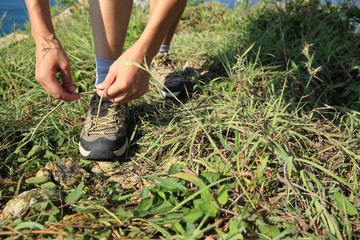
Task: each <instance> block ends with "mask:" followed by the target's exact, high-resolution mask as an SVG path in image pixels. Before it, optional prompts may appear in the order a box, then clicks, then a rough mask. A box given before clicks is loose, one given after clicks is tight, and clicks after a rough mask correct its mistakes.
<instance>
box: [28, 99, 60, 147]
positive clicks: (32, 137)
mask: <svg viewBox="0 0 360 240" xmlns="http://www.w3.org/2000/svg"><path fill="white" fill-rule="evenodd" d="M63 104H64V101H61V102H60V103H59V104H58V105H56V106H55V107H54V108H53V109H52V110H51V111H50V112H48V113H47V114H46V115H45V116H44V117H43V118H42V119H41V121H40V122H39V123H38V125H37V126H36V128H35V130H34V131H33V133H32V134H31V137H30V141H32V140H33V139H34V136H35V133H36V132H37V130H38V129H39V127H40V125H41V124H42V123H43V122H44V121H45V119H46V118H47V117H49V116H50V114H52V113H53V112H54V111H55V110H56V109H58V108H59V107H60V106H61V105H63Z"/></svg>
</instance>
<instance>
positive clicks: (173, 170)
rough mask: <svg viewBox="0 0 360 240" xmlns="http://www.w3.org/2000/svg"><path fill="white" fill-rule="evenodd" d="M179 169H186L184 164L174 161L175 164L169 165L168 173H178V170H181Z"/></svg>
mask: <svg viewBox="0 0 360 240" xmlns="http://www.w3.org/2000/svg"><path fill="white" fill-rule="evenodd" d="M181 169H186V166H184V165H182V164H178V163H175V164H173V165H171V166H170V168H169V171H168V174H169V175H173V174H176V173H179V172H181Z"/></svg>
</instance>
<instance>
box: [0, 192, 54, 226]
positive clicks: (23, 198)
mask: <svg viewBox="0 0 360 240" xmlns="http://www.w3.org/2000/svg"><path fill="white" fill-rule="evenodd" d="M48 200H50V201H59V200H60V196H59V193H58V192H55V191H52V190H48V189H32V190H30V191H26V192H23V193H21V194H19V195H18V196H16V197H14V198H12V199H10V200H9V201H8V202H7V204H6V205H5V207H4V210H3V211H2V213H1V214H0V221H3V220H7V219H13V218H21V217H23V216H25V215H26V214H27V213H28V211H29V210H30V208H31V207H32V206H33V205H34V204H36V203H44V202H47V201H48Z"/></svg>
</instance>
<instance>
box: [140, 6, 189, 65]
mask: <svg viewBox="0 0 360 240" xmlns="http://www.w3.org/2000/svg"><path fill="white" fill-rule="evenodd" d="M186 2H187V1H186V0H159V1H158V2H157V4H156V8H155V9H154V10H153V12H152V14H151V16H150V19H149V21H148V23H147V25H146V28H145V30H144V32H143V34H142V35H141V37H140V38H139V40H138V41H137V43H136V45H137V47H138V48H140V49H141V51H143V52H144V55H145V57H146V58H150V59H151V58H153V57H154V56H155V55H156V54H157V53H158V50H159V47H160V45H161V42H162V41H163V39H164V37H165V35H166V33H167V32H168V31H169V29H170V28H171V27H172V25H173V23H174V22H175V21H176V20H177V17H178V15H179V14H178V11H179V9H183V8H184V6H185V5H186Z"/></svg>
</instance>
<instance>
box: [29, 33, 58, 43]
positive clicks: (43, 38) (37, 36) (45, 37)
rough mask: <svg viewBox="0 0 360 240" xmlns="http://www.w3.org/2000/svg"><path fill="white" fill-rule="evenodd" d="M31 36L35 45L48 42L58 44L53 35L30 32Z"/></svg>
mask: <svg viewBox="0 0 360 240" xmlns="http://www.w3.org/2000/svg"><path fill="white" fill-rule="evenodd" d="M32 36H33V38H34V40H35V44H36V45H39V44H43V43H44V42H48V43H49V44H51V43H54V42H59V40H58V39H57V37H56V35H55V33H36V32H32Z"/></svg>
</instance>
